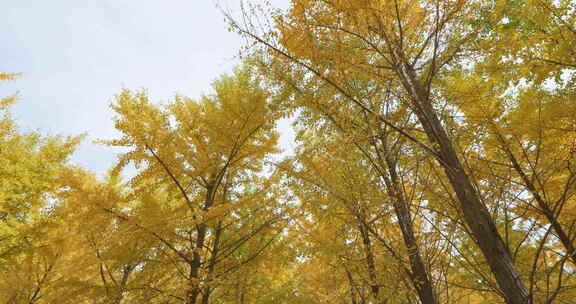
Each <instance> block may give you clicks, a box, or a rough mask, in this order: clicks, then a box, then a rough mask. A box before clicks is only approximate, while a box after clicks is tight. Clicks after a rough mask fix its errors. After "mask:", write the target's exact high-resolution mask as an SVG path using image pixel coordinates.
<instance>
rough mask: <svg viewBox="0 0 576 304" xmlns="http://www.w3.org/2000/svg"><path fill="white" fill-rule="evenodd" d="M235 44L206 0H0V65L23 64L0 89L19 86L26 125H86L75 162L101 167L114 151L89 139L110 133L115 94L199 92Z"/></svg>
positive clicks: (50, 129)
mask: <svg viewBox="0 0 576 304" xmlns="http://www.w3.org/2000/svg"><path fill="white" fill-rule="evenodd" d="M272 2H273V4H274V5H276V6H277V5H286V3H287V2H288V1H287V0H276V1H272ZM219 3H220V4H221V5H225V6H228V7H230V5H234V4H237V1H232V0H228V1H222V0H220V1H219ZM241 45H242V40H241V39H240V38H239V37H238V36H237V35H236V34H234V33H230V32H228V31H227V26H226V23H225V22H224V18H223V16H222V15H221V13H220V12H219V10H218V9H217V8H216V6H215V4H214V2H213V1H212V0H164V1H161V0H83V1H80V0H50V1H46V0H12V1H0V72H22V73H23V77H21V78H20V79H18V80H17V81H14V82H11V83H9V84H2V85H1V86H0V96H6V95H9V94H11V93H13V92H14V91H16V90H19V91H20V96H21V100H20V101H19V102H18V103H17V104H16V105H15V106H14V107H13V108H12V113H13V114H14V117H15V118H16V119H17V121H18V123H19V125H20V126H21V127H22V129H24V130H35V131H40V132H41V133H43V134H64V135H74V134H80V133H87V134H88V135H89V136H88V138H87V139H86V140H85V141H84V143H83V145H82V146H81V148H80V149H79V151H78V152H77V153H76V155H75V156H74V158H73V162H74V163H76V164H80V165H82V166H83V167H85V168H88V169H90V170H92V171H95V172H98V173H103V172H105V171H106V170H107V169H108V168H109V167H110V166H111V164H112V163H113V162H114V159H115V153H118V152H119V151H118V150H116V151H114V150H113V149H112V148H110V147H103V146H99V145H95V144H93V143H92V141H93V140H94V139H97V138H100V139H110V138H114V137H117V136H118V134H117V133H116V132H115V130H114V127H113V122H112V119H111V118H112V116H113V113H112V112H111V110H110V109H109V107H108V105H109V104H110V102H112V100H113V96H114V94H116V93H118V92H119V91H120V89H121V88H123V87H126V88H130V89H138V88H146V89H147V90H148V91H149V93H150V95H151V96H152V97H153V98H154V99H155V100H168V99H170V98H171V97H172V96H174V94H175V93H180V94H183V95H186V96H190V97H198V96H200V95H201V94H202V93H208V92H210V83H211V82H212V81H213V80H214V79H215V78H216V77H218V75H220V74H222V73H226V72H229V71H231V70H232V68H233V67H234V65H235V64H237V63H238V60H237V58H236V56H237V54H238V50H239V48H240V46H241ZM282 129H286V124H285V123H284V124H283V126H282ZM284 133H286V132H285V131H284ZM282 141H283V146H286V145H288V144H290V141H291V138H290V137H289V136H283V138H282Z"/></svg>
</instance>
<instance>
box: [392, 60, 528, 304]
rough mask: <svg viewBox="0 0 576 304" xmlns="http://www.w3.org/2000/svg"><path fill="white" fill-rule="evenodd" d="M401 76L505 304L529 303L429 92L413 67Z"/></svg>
mask: <svg viewBox="0 0 576 304" xmlns="http://www.w3.org/2000/svg"><path fill="white" fill-rule="evenodd" d="M399 74H400V78H401V79H402V83H403V85H404V87H405V89H406V90H407V91H408V93H409V94H410V95H411V97H412V102H413V108H414V111H415V113H416V116H417V117H418V120H419V121H420V123H421V124H422V126H423V127H424V131H425V133H426V135H427V137H428V139H429V140H430V141H431V142H432V143H433V145H434V146H435V148H436V149H437V152H438V153H439V158H440V159H439V163H440V165H441V166H442V167H443V168H444V172H445V173H446V175H447V177H448V180H449V181H450V184H451V186H452V189H453V190H454V192H455V193H456V196H457V197H458V200H459V202H460V211H461V212H462V215H463V218H464V221H465V222H466V225H468V227H469V228H470V230H471V233H472V235H473V237H474V239H475V241H476V243H477V244H478V247H479V248H480V250H481V251H482V253H483V255H484V257H485V259H486V261H487V262H488V264H489V266H490V269H491V271H492V273H493V274H494V276H495V277H496V281H497V283H498V286H499V287H500V289H501V291H502V293H503V296H504V299H505V300H506V303H508V304H527V303H529V301H530V295H529V292H528V290H527V289H526V287H525V286H524V283H523V282H522V279H521V278H520V274H519V273H518V270H517V269H516V266H515V265H514V263H513V260H512V256H511V254H510V252H509V250H508V248H507V247H506V245H505V243H504V241H503V240H502V237H501V236H500V234H499V233H498V230H497V228H496V225H495V224H494V221H493V220H492V218H491V217H490V214H489V212H488V209H487V208H486V206H485V205H484V204H483V203H482V202H481V201H480V198H479V197H478V193H477V192H476V189H475V188H474V187H473V185H472V182H471V181H470V178H469V177H468V175H467V174H466V172H465V171H464V167H463V166H462V164H461V162H460V160H459V159H458V156H457V154H456V151H455V150H454V147H453V146H452V142H451V141H450V139H449V138H448V136H447V134H446V131H445V130H444V128H443V127H442V124H441V123H440V120H439V118H438V115H437V113H436V111H435V110H434V108H433V106H432V104H431V102H430V100H429V98H428V93H427V91H426V90H425V89H424V88H423V86H422V85H421V84H420V83H419V81H418V80H417V78H416V76H415V75H416V74H415V72H414V71H413V70H412V68H411V67H410V66H408V65H403V68H401V70H400V71H399Z"/></svg>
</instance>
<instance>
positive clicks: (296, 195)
mask: <svg viewBox="0 0 576 304" xmlns="http://www.w3.org/2000/svg"><path fill="white" fill-rule="evenodd" d="M243 9H244V10H243V11H242V12H241V15H240V16H238V15H234V14H232V13H225V15H226V18H227V19H228V21H229V23H230V26H231V29H232V30H233V31H236V32H238V33H239V34H240V35H242V36H243V37H245V38H246V39H247V40H248V41H250V45H249V46H247V47H246V48H245V49H244V50H243V56H244V60H243V62H242V64H241V66H240V67H238V68H236V69H235V70H234V72H233V73H231V74H230V75H225V76H222V77H221V78H219V79H218V80H216V81H214V82H213V85H212V91H211V93H210V94H208V95H205V96H202V97H200V98H199V99H193V98H189V97H185V96H175V97H174V98H173V99H172V100H170V101H167V102H162V103H160V102H157V101H153V100H150V98H149V95H148V93H147V92H146V91H145V90H139V91H134V90H129V89H125V90H123V91H121V92H119V93H118V94H117V95H116V96H115V101H114V102H113V104H112V105H111V108H112V109H113V110H114V111H115V113H116V117H115V119H114V124H115V127H116V129H117V130H118V131H119V132H120V134H121V136H120V137H119V138H117V139H102V140H100V141H99V143H100V144H103V145H107V146H113V147H122V148H123V149H124V150H123V151H125V152H124V153H122V154H120V155H119V156H118V161H117V162H116V163H115V164H110V171H109V172H108V174H107V176H106V177H104V178H99V177H97V176H96V175H95V174H93V173H90V172H88V170H86V169H83V168H80V167H77V166H74V165H72V164H70V162H69V161H68V158H69V156H70V155H71V154H72V153H73V152H74V149H75V147H76V146H77V145H78V144H79V142H80V140H81V137H70V138H64V137H53V136H52V137H50V136H42V135H40V134H37V133H34V132H32V133H24V132H21V131H19V129H18V127H17V126H16V125H15V123H14V121H13V119H12V118H11V117H10V114H9V106H10V105H11V104H12V103H13V102H15V101H16V99H17V98H18V95H17V94H14V95H9V94H6V95H7V97H2V99H1V100H0V112H2V118H1V119H0V274H1V275H0V303H7V304H9V303H10V304H20V303H22V304H24V303H29V304H32V303H38V304H40V303H115V304H127V303H158V304H160V303H185V304H197V303H201V304H216V303H218V304H220V303H221V304H227V303H230V304H232V303H234V304H248V303H250V304H252V303H254V304H268V303H270V304H276V303H279V304H281V303H295V304H300V303H301V304H308V303H310V304H328V303H330V304H332V303H342V304H392V303H406V304H408V303H422V304H440V303H475V304H480V303H486V304H487V303H506V304H536V303H576V26H575V25H574V24H576V4H575V2H574V1H548V0H509V1H467V0H447V1H445V0H439V1H413V0H408V1H403V0H387V1H379V0H348V1H343V0H324V1H319V0H318V1H313V0H292V1H291V6H290V7H289V8H288V9H287V10H279V9H273V8H270V7H269V6H267V5H259V4H249V3H247V4H246V5H244V6H243ZM18 76H19V75H17V74H3V73H0V81H13V80H17V79H16V78H17V77H18ZM280 119H290V120H291V121H292V122H293V123H292V125H293V129H294V132H295V134H296V148H295V149H294V150H293V151H285V152H287V153H280V152H281V151H282V149H283V148H285V147H282V146H281V145H279V143H278V142H279V137H280V135H281V134H280V132H279V130H278V129H277V127H276V125H277V122H278V121H279V120H280Z"/></svg>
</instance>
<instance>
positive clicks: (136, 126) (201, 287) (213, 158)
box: [102, 68, 286, 304]
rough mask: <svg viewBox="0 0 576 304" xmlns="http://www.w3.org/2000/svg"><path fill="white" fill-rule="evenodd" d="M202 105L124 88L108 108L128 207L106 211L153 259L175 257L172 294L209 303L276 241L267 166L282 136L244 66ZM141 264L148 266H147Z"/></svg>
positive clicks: (274, 200)
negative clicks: (128, 173) (147, 242)
mask: <svg viewBox="0 0 576 304" xmlns="http://www.w3.org/2000/svg"><path fill="white" fill-rule="evenodd" d="M213 88H214V94H212V95H208V96H204V97H203V98H201V99H200V100H198V101H195V100H192V99H189V98H184V97H181V96H177V97H176V98H175V99H174V101H173V102H171V103H169V104H165V105H155V104H153V103H152V102H151V101H149V99H148V97H147V95H146V93H145V92H136V93H132V92H130V91H128V90H124V91H123V92H122V93H120V94H119V95H118V96H117V98H116V103H115V104H114V105H113V109H114V110H115V111H116V112H117V113H118V118H117V119H116V128H117V129H118V130H119V131H120V132H122V134H123V136H122V138H120V139H118V140H111V141H106V142H105V143H106V144H107V145H111V146H121V147H127V148H130V149H131V151H129V152H127V153H125V154H123V155H121V156H120V161H119V163H118V164H117V166H116V170H117V171H119V170H120V169H122V168H123V167H125V166H126V165H127V164H129V163H134V164H135V166H136V168H137V170H138V171H137V174H136V175H135V176H134V177H133V178H132V179H131V180H130V183H129V185H130V188H131V194H130V195H129V196H128V197H127V198H126V199H128V200H129V201H131V202H127V203H125V204H124V207H123V208H122V209H119V208H111V207H106V206H103V207H102V208H103V211H105V212H108V213H109V214H110V215H111V216H113V217H116V218H117V219H119V220H120V221H121V222H123V224H124V225H131V226H132V227H133V228H134V229H136V230H139V231H140V232H143V233H145V234H148V235H150V236H151V237H152V238H155V239H156V241H157V243H158V244H157V246H155V248H153V252H154V253H153V254H154V255H157V256H158V257H159V258H160V256H162V258H165V259H169V260H171V261H172V267H171V268H172V272H170V275H171V276H173V277H178V279H173V280H174V281H176V282H174V283H173V284H174V285H172V287H171V288H170V289H171V291H170V292H169V293H170V295H171V296H172V297H176V298H179V299H182V300H183V301H184V302H185V303H190V304H192V303H208V302H209V298H210V297H211V295H213V294H214V295H216V294H217V289H218V287H219V286H220V285H221V284H223V283H222V282H223V281H225V280H226V277H227V276H230V275H231V274H232V273H233V272H235V271H237V270H238V269H240V268H243V267H246V266H247V265H254V264H255V263H257V262H258V259H259V256H260V255H262V252H263V251H265V250H266V249H268V248H269V247H271V246H274V244H275V243H276V242H277V241H278V240H279V238H281V232H282V227H283V225H284V224H285V220H286V216H285V212H284V211H283V209H284V208H283V207H282V200H281V198H280V196H279V193H278V192H277V191H278V189H277V187H276V185H275V181H276V180H277V179H275V178H274V177H273V176H269V174H267V173H265V172H263V171H262V170H263V169H264V162H265V160H266V158H267V156H269V155H270V154H271V153H274V152H276V151H277V148H276V142H277V139H278V134H277V133H276V132H275V130H274V126H275V119H274V114H273V112H272V111H271V109H270V104H269V103H268V93H267V91H265V90H264V89H263V88H262V87H261V86H259V83H258V77H257V76H256V75H255V74H254V73H253V70H251V69H250V68H243V69H238V70H236V72H235V73H234V75H233V76H224V77H222V78H221V79H219V80H218V81H216V82H214V84H213ZM144 267H145V266H144Z"/></svg>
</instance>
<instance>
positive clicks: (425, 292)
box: [383, 143, 438, 304]
mask: <svg viewBox="0 0 576 304" xmlns="http://www.w3.org/2000/svg"><path fill="white" fill-rule="evenodd" d="M383 144H385V143H383ZM384 152H385V155H384V157H385V160H386V165H387V167H388V173H389V174H390V179H388V178H387V177H385V178H384V180H385V181H386V184H387V185H386V186H387V188H388V192H389V193H390V195H391V196H392V197H393V198H394V204H393V205H394V211H395V213H396V217H397V218H398V223H399V224H400V230H401V231H402V237H403V238H404V246H406V250H407V251H408V258H409V261H410V269H411V270H412V274H411V278H410V279H411V281H412V284H413V285H414V288H415V289H416V292H417V293H418V297H419V298H420V302H422V304H437V303H438V302H437V298H436V294H435V293H434V287H433V286H432V282H431V281H430V276H429V275H428V271H427V270H426V267H425V265H424V261H423V260H422V256H421V255H420V249H419V246H418V241H417V240H416V236H415V234H414V228H413V227H412V215H411V214H410V209H409V207H408V202H407V200H406V197H405V196H404V192H403V190H402V186H401V185H400V180H399V178H398V173H397V171H396V162H395V161H394V160H393V159H392V157H391V155H390V154H389V153H388V152H389V151H384Z"/></svg>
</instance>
